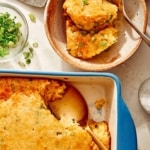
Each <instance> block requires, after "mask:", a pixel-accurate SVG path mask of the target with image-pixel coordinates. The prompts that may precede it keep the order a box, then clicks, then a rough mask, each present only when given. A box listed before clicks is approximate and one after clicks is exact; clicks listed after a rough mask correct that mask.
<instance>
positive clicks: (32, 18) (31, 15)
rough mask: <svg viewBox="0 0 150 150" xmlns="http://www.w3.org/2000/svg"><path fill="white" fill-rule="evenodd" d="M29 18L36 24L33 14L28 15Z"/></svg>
mask: <svg viewBox="0 0 150 150" xmlns="http://www.w3.org/2000/svg"><path fill="white" fill-rule="evenodd" d="M29 18H30V20H31V21H32V22H33V23H36V17H35V15H34V14H32V13H29Z"/></svg>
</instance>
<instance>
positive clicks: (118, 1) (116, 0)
mask: <svg viewBox="0 0 150 150" xmlns="http://www.w3.org/2000/svg"><path fill="white" fill-rule="evenodd" d="M112 2H113V3H115V4H116V5H117V6H118V8H119V10H120V11H121V12H122V14H123V16H124V18H125V19H126V21H127V22H128V23H129V25H130V26H131V27H132V28H133V29H134V30H135V31H136V32H137V33H138V34H139V35H140V36H141V38H142V39H143V40H144V41H145V43H146V44H147V45H148V46H150V38H149V37H148V36H147V35H146V34H144V33H142V32H141V31H140V30H139V29H138V28H137V27H136V26H135V25H134V23H133V22H132V21H131V19H130V18H129V17H128V15H127V13H126V10H125V4H124V0H112Z"/></svg>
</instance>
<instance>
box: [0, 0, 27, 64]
mask: <svg viewBox="0 0 150 150" xmlns="http://www.w3.org/2000/svg"><path fill="white" fill-rule="evenodd" d="M0 7H6V8H9V9H11V10H13V11H14V12H15V13H17V14H18V15H19V16H20V18H22V21H23V22H24V26H25V39H24V40H23V42H22V46H21V47H20V48H18V49H19V50H17V52H16V53H15V54H13V55H12V56H9V55H8V56H7V57H6V58H5V57H0V63H4V62H7V61H9V60H11V59H13V58H14V57H15V56H17V55H18V54H20V53H21V52H22V51H23V50H24V47H25V45H26V43H27V41H28V37H29V25H28V22H27V19H26V17H25V15H24V14H23V13H22V11H21V10H20V9H18V8H17V7H16V6H15V5H12V4H10V3H8V2H0ZM22 34H24V33H22Z"/></svg>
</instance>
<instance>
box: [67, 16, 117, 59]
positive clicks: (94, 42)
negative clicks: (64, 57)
mask: <svg viewBox="0 0 150 150" xmlns="http://www.w3.org/2000/svg"><path fill="white" fill-rule="evenodd" d="M66 37H67V50H68V52H69V54H71V55H72V56H74V57H77V58H81V59H89V58H92V57H94V56H96V55H98V54H100V53H101V52H103V51H104V50H107V49H108V48H109V47H110V46H112V45H113V44H115V43H116V42H117V41H118V30H117V29H115V28H114V27H111V26H110V27H108V28H105V29H104V30H100V31H99V32H97V33H95V32H93V31H91V32H87V31H85V30H80V29H79V28H77V27H76V26H75V24H74V23H73V22H72V20H71V19H69V18H68V19H67V20H66Z"/></svg>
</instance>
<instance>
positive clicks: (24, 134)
mask: <svg viewBox="0 0 150 150" xmlns="http://www.w3.org/2000/svg"><path fill="white" fill-rule="evenodd" d="M66 86H67V84H66V83H65V82H63V81H60V80H54V79H35V78H19V77H18V78H13V77H4V78H2V77H1V78H0V87H1V88H0V135H1V136H0V141H1V142H0V147H1V148H2V149H6V150H7V149H11V150H16V149H20V148H22V150H27V149H33V150H45V149H47V150H49V149H51V147H53V150H58V149H61V150H66V149H67V148H68V149H70V150H84V149H86V150H98V149H97V146H96V145H95V143H94V142H93V140H92V138H91V136H90V135H89V134H88V132H87V131H86V130H84V129H83V128H81V127H80V126H78V124H75V123H71V124H70V125H68V124H65V123H64V121H63V120H61V121H58V120H57V119H56V118H55V117H54V116H53V115H52V114H51V112H50V110H48V108H47V107H46V105H45V104H46V103H45V100H44V99H45V97H46V98H47V97H48V99H49V100H51V99H52V100H55V99H57V98H61V97H62V96H63V93H64V92H65V89H66ZM46 90H48V91H49V90H52V91H50V95H49V92H46ZM44 93H45V94H44ZM52 93H53V94H52ZM44 96H45V97H44ZM98 126H99V125H98ZM100 126H101V124H100ZM94 128H95V127H94ZM107 128H108V127H107ZM98 129H99V128H98ZM95 130H96V129H95ZM96 131H99V130H96ZM105 132H108V135H109V131H108V130H107V131H105ZM100 133H104V130H103V129H102V130H101V131H100ZM100 133H99V132H97V135H99V134H100ZM106 135H107V134H106ZM101 138H102V136H101ZM103 138H104V139H103V142H104V143H105V144H106V143H107V142H108V141H107V140H106V139H107V137H106V136H104V137H103ZM108 143H109V142H108ZM108 143H107V144H108Z"/></svg>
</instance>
